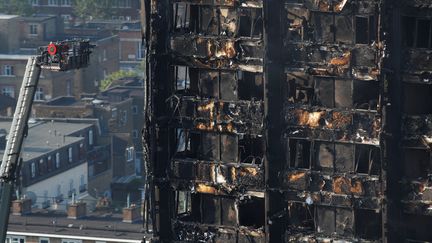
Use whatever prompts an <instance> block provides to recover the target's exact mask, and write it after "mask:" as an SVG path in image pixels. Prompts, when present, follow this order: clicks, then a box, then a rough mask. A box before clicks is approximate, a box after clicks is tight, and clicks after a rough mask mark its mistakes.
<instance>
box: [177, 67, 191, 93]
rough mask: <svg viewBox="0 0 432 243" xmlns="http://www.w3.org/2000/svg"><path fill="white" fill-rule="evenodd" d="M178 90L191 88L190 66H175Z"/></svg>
mask: <svg viewBox="0 0 432 243" xmlns="http://www.w3.org/2000/svg"><path fill="white" fill-rule="evenodd" d="M175 78H176V90H186V89H189V88H190V77H189V67H186V66H175Z"/></svg>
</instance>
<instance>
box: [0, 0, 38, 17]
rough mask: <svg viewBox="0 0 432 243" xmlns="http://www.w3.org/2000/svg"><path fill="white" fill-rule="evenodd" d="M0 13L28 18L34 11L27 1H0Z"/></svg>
mask: <svg viewBox="0 0 432 243" xmlns="http://www.w3.org/2000/svg"><path fill="white" fill-rule="evenodd" d="M0 12H2V13H6V14H15V15H20V16H30V15H32V14H33V13H34V9H33V8H32V6H31V5H30V3H29V1H28V0H9V1H6V0H0Z"/></svg>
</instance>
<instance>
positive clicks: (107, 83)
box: [99, 70, 139, 91]
mask: <svg viewBox="0 0 432 243" xmlns="http://www.w3.org/2000/svg"><path fill="white" fill-rule="evenodd" d="M137 76H139V75H138V72H136V71H123V70H120V71H117V72H114V73H111V74H110V75H108V77H106V78H105V79H104V80H102V81H101V84H100V87H99V89H100V90H101V91H104V90H107V89H109V88H110V87H112V86H113V85H114V84H115V81H117V80H119V79H122V78H132V77H137Z"/></svg>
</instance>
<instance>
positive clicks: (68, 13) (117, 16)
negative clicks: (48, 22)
mask: <svg viewBox="0 0 432 243" xmlns="http://www.w3.org/2000/svg"><path fill="white" fill-rule="evenodd" d="M31 3H32V7H33V9H34V10H35V11H36V13H38V14H50V15H57V16H59V17H61V18H62V19H63V20H64V23H65V24H66V25H67V26H70V25H73V24H75V23H76V22H79V21H80V20H79V19H77V17H76V14H75V12H74V8H73V7H74V0H32V1H31ZM111 4H112V7H111V10H110V11H111V12H112V16H111V18H112V19H113V20H136V19H139V9H140V1H139V0H111Z"/></svg>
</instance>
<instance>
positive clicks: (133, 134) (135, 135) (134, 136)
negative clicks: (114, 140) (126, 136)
mask: <svg viewBox="0 0 432 243" xmlns="http://www.w3.org/2000/svg"><path fill="white" fill-rule="evenodd" d="M132 137H133V138H138V130H136V129H134V130H132Z"/></svg>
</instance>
